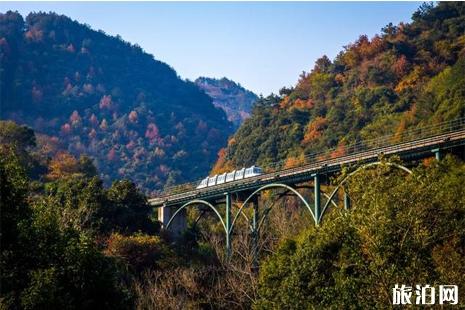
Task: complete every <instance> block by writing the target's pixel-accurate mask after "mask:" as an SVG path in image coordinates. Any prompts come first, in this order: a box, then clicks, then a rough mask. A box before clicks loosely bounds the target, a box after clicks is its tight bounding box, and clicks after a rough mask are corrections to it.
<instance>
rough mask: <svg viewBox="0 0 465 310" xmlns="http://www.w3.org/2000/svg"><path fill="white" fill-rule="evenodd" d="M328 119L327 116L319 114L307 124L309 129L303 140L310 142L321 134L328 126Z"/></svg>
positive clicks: (305, 142)
mask: <svg viewBox="0 0 465 310" xmlns="http://www.w3.org/2000/svg"><path fill="white" fill-rule="evenodd" d="M327 123H328V121H327V120H326V118H324V117H321V116H318V117H317V118H315V119H314V120H313V122H311V123H310V125H308V126H307V130H306V132H305V135H304V139H303V141H302V143H303V144H308V143H310V142H312V141H313V140H315V139H317V138H318V137H320V136H321V134H322V131H323V130H324V129H325V128H326V125H327Z"/></svg>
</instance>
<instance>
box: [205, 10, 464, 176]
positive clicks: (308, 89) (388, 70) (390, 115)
mask: <svg viewBox="0 0 465 310" xmlns="http://www.w3.org/2000/svg"><path fill="white" fill-rule="evenodd" d="M464 90H465V4H464V3H462V2H443V3H439V4H423V5H422V6H421V7H420V8H419V9H418V11H416V12H415V13H414V14H413V16H412V22H411V23H409V24H403V23H401V24H399V25H397V26H395V25H393V24H389V25H387V26H386V27H384V28H383V29H382V32H381V34H379V35H376V36H374V37H373V38H371V39H369V38H368V37H367V36H364V35H362V36H360V37H359V38H358V40H356V41H355V42H354V43H352V44H349V45H347V46H346V47H345V48H344V50H343V51H341V52H340V53H339V55H338V56H337V57H336V58H335V59H334V60H330V59H328V57H326V56H323V57H321V58H320V59H318V60H317V61H316V63H315V65H314V67H313V69H312V70H311V71H310V72H309V73H306V72H304V73H302V74H301V76H300V79H299V81H298V83H297V85H296V86H295V87H293V88H291V89H287V88H283V89H282V90H281V91H280V96H269V97H267V98H262V99H260V100H259V101H258V102H257V103H256V105H255V108H254V110H253V112H252V115H251V117H250V118H249V119H247V120H246V121H245V122H244V123H243V125H242V126H241V127H240V128H239V130H238V131H237V132H236V134H235V135H234V136H233V137H232V138H231V139H230V140H229V143H228V147H227V148H226V149H223V150H222V151H220V153H219V154H220V157H219V159H218V161H217V163H216V165H215V167H214V169H213V172H221V171H225V170H229V169H234V168H235V167H241V166H247V165H251V164H258V165H262V166H265V167H266V166H269V165H270V164H271V163H272V162H277V161H280V162H281V166H293V165H297V164H301V163H304V162H305V160H306V159H305V156H306V155H308V154H313V153H317V152H321V151H324V150H327V149H331V148H333V149H334V154H332V155H342V154H344V153H345V152H346V147H347V146H348V145H351V144H353V143H356V142H358V141H360V140H369V139H376V138H378V137H380V136H383V135H388V134H398V135H400V134H402V132H404V131H405V130H406V129H407V128H411V127H415V126H418V125H425V124H434V123H438V122H442V121H446V120H451V119H455V118H459V117H465V91H464Z"/></svg>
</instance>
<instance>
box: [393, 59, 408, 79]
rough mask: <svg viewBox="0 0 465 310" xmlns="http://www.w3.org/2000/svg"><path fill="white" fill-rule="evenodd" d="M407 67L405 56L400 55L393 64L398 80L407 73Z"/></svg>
mask: <svg viewBox="0 0 465 310" xmlns="http://www.w3.org/2000/svg"><path fill="white" fill-rule="evenodd" d="M408 65H409V63H408V61H407V57H405V55H402V56H400V58H398V59H397V61H396V62H395V63H394V67H393V69H394V73H395V74H396V76H397V77H398V78H400V77H403V76H404V75H405V74H406V73H407V70H408Z"/></svg>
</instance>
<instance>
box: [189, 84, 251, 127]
mask: <svg viewBox="0 0 465 310" xmlns="http://www.w3.org/2000/svg"><path fill="white" fill-rule="evenodd" d="M195 84H196V85H197V86H198V87H199V88H200V89H202V90H204V91H205V93H207V95H209V96H210V97H212V98H213V104H214V105H215V106H216V107H219V108H221V109H223V110H224V111H225V112H226V115H227V116H228V120H229V121H231V122H232V123H233V124H234V126H235V127H236V128H238V127H239V126H240V125H241V124H242V122H243V121H244V120H245V119H246V118H248V117H250V112H251V111H252V107H253V105H254V103H255V102H256V101H257V99H258V97H257V95H255V94H254V93H253V92H251V91H249V90H247V89H245V88H244V87H242V86H241V85H239V84H237V83H235V82H233V81H231V80H228V79H227V78H222V79H219V80H218V79H212V78H206V77H200V78H198V79H196V80H195Z"/></svg>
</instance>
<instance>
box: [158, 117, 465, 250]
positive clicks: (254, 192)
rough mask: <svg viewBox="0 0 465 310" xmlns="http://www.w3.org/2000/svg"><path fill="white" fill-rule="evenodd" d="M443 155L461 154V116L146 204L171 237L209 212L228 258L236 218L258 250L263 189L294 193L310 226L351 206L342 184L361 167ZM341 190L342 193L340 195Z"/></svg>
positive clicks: (174, 191)
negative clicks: (195, 214)
mask: <svg viewBox="0 0 465 310" xmlns="http://www.w3.org/2000/svg"><path fill="white" fill-rule="evenodd" d="M446 152H455V153H458V154H460V155H461V156H462V157H463V156H464V153H465V118H460V119H456V120H453V121H448V122H443V123H440V124H436V125H434V126H428V127H422V128H417V129H414V130H409V131H406V132H404V133H403V134H401V135H391V136H384V137H379V138H378V139H375V140H369V141H361V142H358V143H356V144H353V145H351V146H348V147H346V148H345V151H344V154H343V155H340V156H334V154H335V153H334V152H331V150H329V151H328V152H325V153H319V154H312V155H310V156H307V157H306V158H305V162H306V163H305V164H303V165H300V166H298V167H292V168H287V169H279V166H280V165H277V166H278V168H268V169H266V170H265V171H264V174H261V175H259V176H254V177H250V178H245V179H242V180H237V181H233V182H229V183H223V184H219V185H216V186H209V187H206V188H201V189H197V188H196V186H197V185H198V183H199V182H192V183H188V184H183V185H181V186H177V187H173V188H170V189H167V190H166V191H165V192H164V193H162V194H161V195H159V196H158V197H153V198H151V199H149V203H150V204H151V205H152V206H153V207H155V208H158V219H159V221H161V222H162V224H163V227H164V228H165V229H168V230H170V231H172V232H173V233H175V234H177V233H179V232H181V231H182V230H184V229H185V228H186V208H190V207H201V208H202V209H203V210H204V211H205V210H210V211H211V212H213V213H212V214H214V215H215V216H216V217H217V218H218V221H219V222H220V223H221V226H222V228H223V229H224V234H225V244H226V252H227V254H228V255H229V254H230V253H231V237H232V236H233V231H234V227H235V226H237V225H236V221H237V220H238V219H239V217H244V218H245V219H246V220H247V221H248V223H249V225H248V226H249V228H250V232H251V235H252V237H253V240H254V244H255V246H257V244H258V236H259V233H260V229H261V228H262V225H263V222H264V221H265V219H266V216H267V214H268V213H269V211H270V208H271V207H268V208H265V209H264V210H260V209H259V206H258V201H259V199H258V197H259V195H260V194H261V193H263V192H264V191H267V190H273V189H280V191H279V192H281V193H280V194H279V195H280V197H283V196H284V195H283V194H285V195H289V194H291V195H295V197H297V198H298V199H299V200H300V202H301V205H302V206H303V207H304V208H306V209H307V210H308V212H309V213H310V215H311V218H312V219H313V223H314V224H315V225H319V224H320V222H321V220H322V218H323V216H324V214H325V212H326V211H327V210H328V208H329V207H330V206H331V205H333V206H337V205H338V203H339V200H338V196H342V197H343V199H342V201H343V203H341V204H342V205H343V207H344V208H345V209H349V208H350V197H349V196H348V195H347V193H346V192H345V191H344V184H345V182H346V181H347V180H348V178H350V177H351V176H352V175H354V174H355V173H357V172H358V171H360V170H362V169H365V168H367V167H372V166H375V165H379V164H382V162H381V161H380V160H379V158H380V156H383V157H389V156H393V155H395V156H398V157H399V158H400V159H401V162H403V163H405V166H404V165H400V164H395V163H390V162H386V164H388V165H392V166H393V167H395V168H398V169H401V170H403V171H405V173H411V171H410V169H409V168H408V167H409V166H411V165H412V164H414V163H415V162H417V161H418V160H422V159H425V158H428V157H436V159H438V160H440V159H441V158H442V156H443V155H444V153H446ZM345 166H349V167H352V171H351V172H350V173H348V174H346V176H345V177H344V178H343V179H342V180H341V181H340V182H339V184H336V185H335V187H334V189H333V190H332V192H331V193H323V192H322V191H321V184H322V182H323V183H325V184H326V183H328V180H329V177H331V176H334V175H336V174H338V173H340V172H341V170H342V168H343V167H345ZM305 184H307V185H305ZM367 186H369V184H367ZM303 188H307V189H308V188H310V189H311V190H312V192H313V195H312V197H311V198H310V199H309V198H305V197H304V195H303V194H302V191H301V189H303ZM339 191H341V193H339V194H338V192H339ZM233 202H235V203H236V205H239V207H238V208H237V209H235V210H234V211H235V212H233V209H232V203H233ZM249 207H250V208H251V212H250V213H252V216H251V218H249V217H248V216H247V215H246V214H245V212H244V210H245V209H244V208H249ZM341 207H342V206H341ZM197 220H198V219H197Z"/></svg>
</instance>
